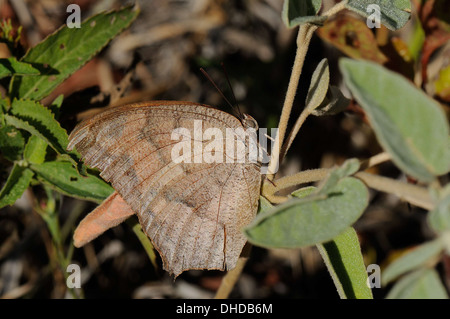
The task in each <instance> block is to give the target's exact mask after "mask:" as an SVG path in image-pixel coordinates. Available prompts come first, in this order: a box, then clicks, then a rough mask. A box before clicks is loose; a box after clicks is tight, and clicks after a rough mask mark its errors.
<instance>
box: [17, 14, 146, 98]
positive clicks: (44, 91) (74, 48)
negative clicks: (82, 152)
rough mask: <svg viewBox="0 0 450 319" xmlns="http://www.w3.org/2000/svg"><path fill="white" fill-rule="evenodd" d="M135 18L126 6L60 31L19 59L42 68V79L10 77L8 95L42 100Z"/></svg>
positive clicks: (36, 77) (135, 15)
mask: <svg viewBox="0 0 450 319" xmlns="http://www.w3.org/2000/svg"><path fill="white" fill-rule="evenodd" d="M138 14H139V9H138V8H137V7H131V6H129V7H126V8H124V9H122V10H119V11H112V12H107V13H101V14H98V15H96V16H93V17H91V18H89V19H87V20H86V21H85V22H83V23H82V24H81V27H80V28H72V29H70V28H68V27H67V26H64V27H62V28H60V29H59V30H57V31H56V32H55V33H53V34H52V35H50V36H48V37H47V38H46V39H45V40H44V41H42V42H40V43H39V44H38V45H36V46H35V47H33V48H31V49H30V50H29V51H28V52H27V53H26V54H25V56H24V57H23V58H22V59H21V61H23V62H28V63H33V65H35V66H36V65H38V64H39V65H41V67H40V71H41V74H42V75H39V76H27V77H16V76H15V77H13V81H12V83H11V84H12V85H11V87H10V93H11V94H10V95H11V96H12V97H17V98H29V99H34V100H41V99H43V98H44V97H46V96H47V95H49V94H50V93H51V92H52V91H53V90H54V89H55V88H56V87H57V86H58V85H59V84H60V83H61V82H63V81H64V80H65V79H66V78H67V77H68V76H70V75H71V74H73V73H74V72H75V71H76V70H78V69H79V68H81V67H82V66H83V65H84V64H85V63H86V62H88V61H89V60H90V59H91V58H92V57H93V56H94V55H95V54H97V53H98V52H99V51H100V50H101V49H102V48H103V47H104V46H105V45H106V44H108V42H109V41H111V39H113V38H114V37H115V36H117V35H118V34H119V33H120V32H122V31H123V30H124V29H125V28H127V27H128V26H129V25H130V24H131V23H132V22H133V21H134V20H135V19H136V17H137V15H138Z"/></svg>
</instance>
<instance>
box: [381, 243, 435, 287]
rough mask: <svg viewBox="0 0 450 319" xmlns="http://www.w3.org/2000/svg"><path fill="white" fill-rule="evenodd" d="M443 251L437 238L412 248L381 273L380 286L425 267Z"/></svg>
mask: <svg viewBox="0 0 450 319" xmlns="http://www.w3.org/2000/svg"><path fill="white" fill-rule="evenodd" d="M443 249H444V245H443V242H442V240H440V239H439V238H438V239H435V240H433V241H430V242H428V243H425V244H422V245H420V246H419V247H417V248H414V249H413V250H412V251H410V252H408V253H406V254H405V255H403V256H401V257H399V258H397V259H396V260H395V261H393V262H392V263H391V264H390V265H389V266H388V267H387V268H386V269H385V270H384V271H383V276H382V279H381V282H382V284H383V285H387V284H388V283H390V282H391V281H393V280H395V279H397V278H398V277H399V276H401V275H403V274H405V273H406V272H408V271H411V270H414V269H416V268H418V267H420V266H423V265H425V264H426V263H427V262H429V261H430V260H431V259H433V258H435V257H436V256H438V255H439V254H440V253H441V252H442V250H443Z"/></svg>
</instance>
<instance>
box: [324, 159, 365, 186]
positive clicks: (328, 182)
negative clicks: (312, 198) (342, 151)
mask: <svg viewBox="0 0 450 319" xmlns="http://www.w3.org/2000/svg"><path fill="white" fill-rule="evenodd" d="M359 166H360V165H359V161H358V159H356V158H351V159H348V160H346V161H345V162H344V163H343V164H342V165H341V166H339V167H336V168H334V169H333V170H331V171H330V173H328V176H327V178H325V180H324V181H323V182H322V183H321V185H320V187H319V189H318V193H319V194H329V193H331V192H332V189H333V188H334V187H336V185H337V184H338V183H339V181H341V180H342V179H343V178H345V177H348V176H351V175H353V174H355V173H356V172H357V171H358V170H359Z"/></svg>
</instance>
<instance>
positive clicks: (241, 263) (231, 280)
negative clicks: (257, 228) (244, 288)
mask: <svg viewBox="0 0 450 319" xmlns="http://www.w3.org/2000/svg"><path fill="white" fill-rule="evenodd" d="M250 250H251V244H250V243H247V244H246V245H245V246H244V248H243V249H242V253H241V256H240V257H239V259H238V262H237V264H236V267H235V268H233V269H231V270H230V271H228V272H227V273H226V274H225V276H223V279H222V283H221V284H220V287H219V289H218V290H217V292H216V295H215V297H214V298H215V299H226V298H228V296H229V295H230V293H231V291H232V290H233V288H234V286H235V285H236V282H237V281H238V279H239V277H240V276H241V273H242V271H243V270H244V267H245V264H246V263H247V260H248V257H249V255H250Z"/></svg>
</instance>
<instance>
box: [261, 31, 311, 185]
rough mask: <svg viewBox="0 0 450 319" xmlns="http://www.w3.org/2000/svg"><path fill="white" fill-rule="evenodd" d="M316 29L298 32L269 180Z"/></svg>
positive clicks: (272, 175) (275, 164)
mask: <svg viewBox="0 0 450 319" xmlns="http://www.w3.org/2000/svg"><path fill="white" fill-rule="evenodd" d="M315 29H317V27H315V26H311V25H308V24H305V25H302V26H300V29H299V32H298V36H297V51H296V53H295V60H294V66H293V67H292V73H291V78H290V80H289V85H288V88H287V92H286V97H285V100H284V104H283V109H282V111H281V116H280V122H279V124H278V134H277V136H276V138H275V144H274V146H273V151H272V155H271V158H270V163H269V167H268V172H269V174H268V175H267V178H268V179H269V180H272V179H273V177H274V175H275V172H276V169H277V167H278V165H279V161H280V151H281V145H282V143H283V140H284V135H285V134H286V130H287V125H288V121H289V117H290V115H291V111H292V106H293V104H294V99H295V93H296V92H297V87H298V82H299V80H300V75H301V73H302V69H303V64H304V62H305V57H306V53H307V52H308V47H309V43H310V41H311V37H312V35H313V33H314V30H315Z"/></svg>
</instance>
